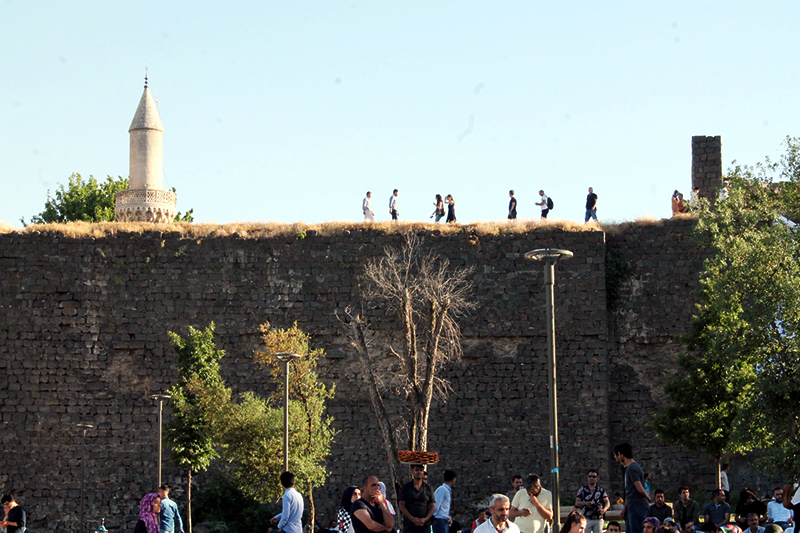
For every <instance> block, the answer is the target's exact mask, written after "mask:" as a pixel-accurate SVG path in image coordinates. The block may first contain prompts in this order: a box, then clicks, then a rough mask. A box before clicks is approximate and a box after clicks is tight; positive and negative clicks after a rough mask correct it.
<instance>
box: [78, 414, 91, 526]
mask: <svg viewBox="0 0 800 533" xmlns="http://www.w3.org/2000/svg"><path fill="white" fill-rule="evenodd" d="M78 427H79V428H81V429H82V430H83V437H82V438H81V505H80V512H81V525H80V527H79V528H78V533H83V524H84V520H83V517H84V514H83V502H84V501H85V500H86V496H85V494H86V431H87V430H90V429H92V428H93V427H94V426H93V425H91V424H78Z"/></svg>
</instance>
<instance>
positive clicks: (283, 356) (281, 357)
mask: <svg viewBox="0 0 800 533" xmlns="http://www.w3.org/2000/svg"><path fill="white" fill-rule="evenodd" d="M272 356H273V357H275V358H276V359H278V361H287V362H288V361H291V360H292V359H300V358H301V357H303V356H302V355H300V354H296V353H289V352H281V353H274V354H272Z"/></svg>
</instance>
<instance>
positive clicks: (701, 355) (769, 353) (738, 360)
mask: <svg viewBox="0 0 800 533" xmlns="http://www.w3.org/2000/svg"><path fill="white" fill-rule="evenodd" d="M786 146H787V152H786V154H785V155H784V156H783V157H782V158H781V160H780V161H779V162H777V163H773V162H771V161H769V160H767V161H766V162H764V163H760V164H757V165H755V166H753V167H748V166H740V165H737V166H735V167H734V168H732V169H731V170H730V171H729V176H728V178H729V180H730V197H729V198H728V199H727V200H724V201H720V200H718V201H717V202H715V204H714V205H709V204H703V205H702V206H701V208H700V212H699V219H698V223H697V226H696V232H697V236H698V238H699V239H700V242H701V243H702V244H703V245H705V246H706V247H707V248H708V249H709V250H710V251H711V252H712V255H711V257H709V258H708V259H707V260H706V262H705V265H704V269H703V272H702V274H701V279H700V285H701V289H700V294H699V296H700V298H699V300H700V303H699V304H698V306H697V313H696V315H695V317H694V320H693V327H692V331H691V334H690V335H689V336H688V338H687V353H686V354H685V355H683V356H682V357H681V358H680V360H679V371H678V373H677V375H676V376H675V377H674V378H671V379H670V380H668V382H667V384H666V387H665V390H666V393H667V395H668V397H669V399H670V400H671V405H670V406H669V407H668V408H667V409H665V410H664V411H663V412H662V413H661V415H659V416H658V417H657V418H656V420H655V427H656V429H657V431H658V432H659V435H660V437H661V438H662V439H663V440H665V441H667V442H673V443H678V444H683V445H686V446H688V447H690V448H694V449H702V450H705V451H706V452H708V453H710V454H711V455H713V456H715V457H717V458H718V459H719V457H720V456H721V455H722V454H723V453H736V452H746V451H750V450H756V449H758V450H760V451H761V453H760V454H759V457H760V459H759V460H760V461H761V462H762V463H763V465H764V466H765V467H767V468H768V469H769V470H772V471H774V472H775V473H778V472H780V473H781V474H782V475H784V476H785V475H788V476H790V477H797V476H799V475H800V442H798V435H797V420H798V416H800V379H798V378H800V375H798V373H800V345H799V344H798V343H799V342H800V339H799V338H798V333H799V332H798V328H800V233H798V231H797V229H796V228H794V227H792V224H791V223H787V221H786V219H784V218H782V216H783V215H789V216H790V217H793V218H795V220H797V216H796V214H797V213H800V209H798V206H800V201H798V200H799V199H800V194H798V184H800V140H799V139H795V138H787V139H786Z"/></svg>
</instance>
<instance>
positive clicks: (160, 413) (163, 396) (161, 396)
mask: <svg viewBox="0 0 800 533" xmlns="http://www.w3.org/2000/svg"><path fill="white" fill-rule="evenodd" d="M150 398H151V399H153V400H158V485H156V486H158V487H160V486H161V442H162V439H161V427H162V423H163V421H164V402H166V401H167V400H169V399H170V398H172V396H170V395H169V394H153V395H152V396H150Z"/></svg>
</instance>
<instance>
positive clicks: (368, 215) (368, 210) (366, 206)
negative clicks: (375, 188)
mask: <svg viewBox="0 0 800 533" xmlns="http://www.w3.org/2000/svg"><path fill="white" fill-rule="evenodd" d="M370 198H372V192H371V191H367V195H366V196H365V197H364V201H363V202H361V211H362V212H363V213H364V222H375V213H373V212H372V201H371V200H370Z"/></svg>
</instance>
